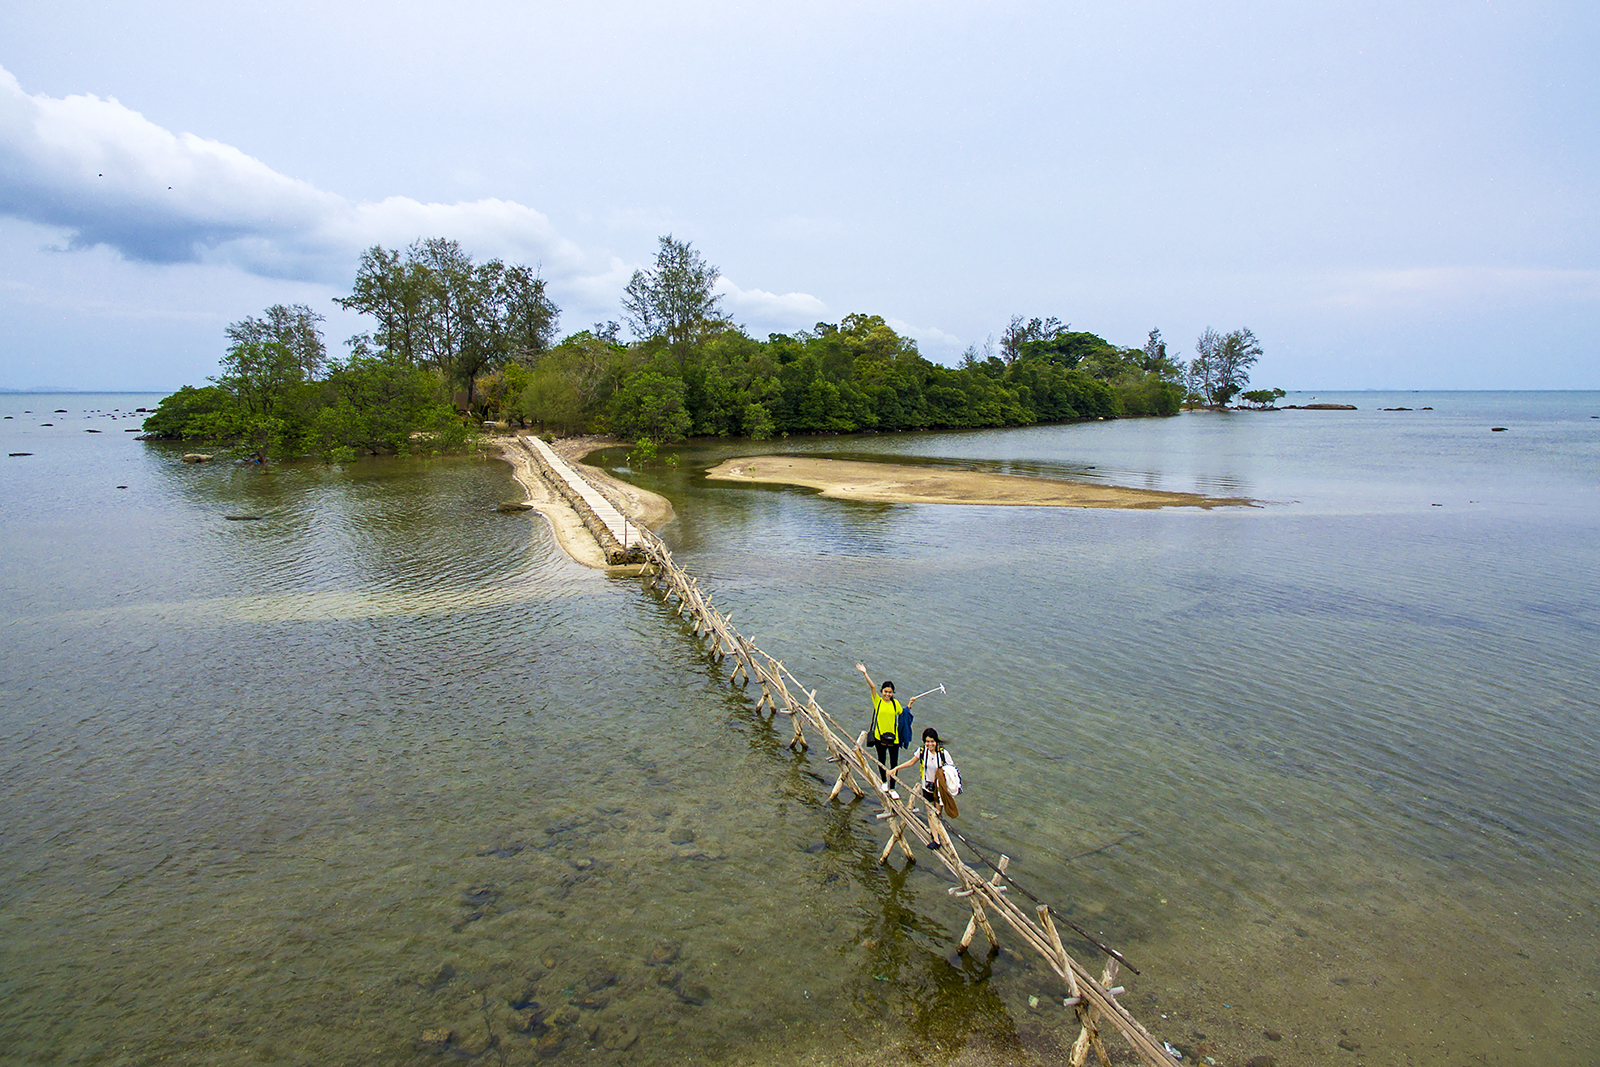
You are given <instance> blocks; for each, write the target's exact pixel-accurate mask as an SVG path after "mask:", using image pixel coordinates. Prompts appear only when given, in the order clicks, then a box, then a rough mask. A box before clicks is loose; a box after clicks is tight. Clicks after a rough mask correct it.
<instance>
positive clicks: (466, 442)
mask: <svg viewBox="0 0 1600 1067" xmlns="http://www.w3.org/2000/svg"><path fill="white" fill-rule="evenodd" d="M720 277H721V275H720V272H719V271H718V270H717V268H716V267H714V266H711V265H710V264H708V263H707V262H706V261H705V259H704V258H703V257H702V256H701V255H700V253H698V252H697V251H695V250H694V249H693V248H691V247H690V246H689V244H688V243H687V242H683V241H678V240H676V239H674V238H673V237H671V236H670V235H668V236H665V237H662V238H661V239H660V248H659V251H658V253H657V256H656V260H655V265H654V267H653V268H652V269H649V270H640V271H636V272H635V273H634V275H633V278H632V280H631V281H630V282H629V283H628V286H627V288H626V289H625V291H624V292H623V294H622V300H621V310H622V318H623V319H624V321H625V325H626V327H627V330H628V332H629V333H630V334H631V337H632V339H631V340H624V338H623V329H624V324H623V323H618V322H603V323H596V324H595V325H594V326H593V327H592V328H590V329H586V330H580V331H579V332H577V333H573V334H569V335H567V336H566V337H564V338H561V339H560V340H559V341H558V340H557V338H558V337H560V334H559V333H558V331H557V325H558V321H559V317H560V309H559V308H558V307H557V306H556V305H555V303H554V302H553V301H551V299H550V298H549V296H548V295H547V294H546V291H545V282H544V279H543V278H541V277H540V276H539V275H538V273H537V271H536V270H534V269H532V268H529V267H526V266H521V265H517V264H509V265H508V264H506V263H504V262H502V261H500V260H498V259H491V260H488V261H487V262H483V263H479V262H476V261H475V260H474V259H473V258H472V256H471V255H469V254H468V253H467V252H465V251H464V250H463V249H462V248H461V246H460V245H459V244H457V243H456V242H455V241H450V240H445V239H443V238H431V239H428V240H419V241H417V242H414V243H413V244H412V245H410V246H409V247H407V248H406V249H404V250H403V251H396V250H389V249H385V248H383V247H381V246H375V247H373V248H371V249H368V250H367V252H365V253H364V254H363V255H362V258H361V262H360V265H359V267H358V269H357V272H356V276H355V279H354V282H353V284H352V286H351V292H350V294H349V295H348V296H344V297H338V298H336V299H335V302H336V303H338V304H339V305H340V306H341V307H342V308H344V309H346V310H349V311H356V312H358V313H361V314H363V315H365V316H367V317H368V320H369V321H370V323H371V324H372V328H371V329H370V330H368V331H366V332H363V333H359V334H357V335H356V336H354V337H351V338H350V339H349V340H348V341H347V342H346V346H347V348H348V351H347V352H346V353H345V354H344V355H343V356H342V357H334V356H330V355H329V353H328V351H327V346H326V345H325V343H324V340H323V336H322V330H321V326H320V323H321V322H322V321H323V316H322V315H321V314H319V313H318V312H317V311H315V310H313V309H312V308H311V307H309V306H306V305H303V304H293V305H282V304H279V305H274V306H273V307H271V308H268V309H267V310H266V311H265V312H264V313H263V315H262V316H261V317H259V318H258V317H255V316H250V317H247V318H245V319H243V320H241V321H239V322H235V323H232V324H230V325H229V326H228V328H227V339H228V341H229V344H228V347H227V349H226V351H225V352H224V354H223V356H222V358H221V360H220V368H219V369H220V373H219V374H217V375H216V376H215V377H213V378H212V379H211V380H210V381H211V384H209V385H204V386H198V387H196V386H188V385H186V386H184V387H183V388H181V389H179V390H178V391H177V392H176V393H173V394H172V395H171V396H168V397H166V398H165V399H163V400H162V401H161V403H160V405H159V406H158V408H157V410H156V411H155V412H154V413H152V414H151V415H150V417H149V418H148V419H147V420H146V422H145V429H146V432H147V435H148V436H149V437H152V438H160V439H168V440H179V441H192V442H204V443H205V444H207V445H211V446H216V447H218V448H227V449H229V450H231V451H232V452H233V454H235V455H236V456H239V457H247V458H249V459H251V460H253V461H254V462H256V463H258V464H262V465H265V464H266V463H268V462H269V461H276V460H279V459H287V458H293V457H321V458H323V459H325V460H326V461H328V462H330V463H339V462H349V461H350V460H353V459H355V458H356V457H357V456H360V455H382V454H413V455H417V454H426V453H439V452H445V451H457V450H462V449H468V448H473V447H476V446H477V444H478V442H477V441H476V440H475V439H476V438H477V436H478V434H479V432H480V429H481V428H484V427H485V426H486V424H494V425H501V424H505V425H510V426H516V427H519V428H532V429H535V430H537V431H538V432H541V433H544V434H554V435H557V436H571V435H581V434H594V433H604V434H611V435H614V436H616V437H618V438H622V439H625V440H630V441H633V442H635V445H636V446H637V447H638V448H639V449H640V450H641V455H644V456H648V455H649V454H650V452H651V451H652V450H653V449H655V448H656V447H658V446H660V445H663V444H670V443H672V442H675V441H680V440H683V439H684V438H688V437H740V438H745V439H748V440H753V441H763V440H768V439H771V438H774V437H785V436H791V435H799V434H837V433H892V432H897V431H903V430H960V429H984V428H1000V427H1011V426H1034V425H1039V424H1047V423H1066V422H1075V421H1084V420H1105V419H1117V418H1132V417H1144V416H1165V415H1175V414H1177V413H1178V412H1179V411H1180V410H1182V408H1183V407H1185V406H1190V407H1193V406H1198V405H1204V406H1207V407H1216V406H1220V405H1226V404H1227V403H1228V402H1229V401H1230V400H1231V399H1232V398H1233V397H1235V396H1236V395H1238V394H1239V393H1240V391H1241V390H1242V389H1243V388H1244V386H1245V385H1246V384H1247V383H1248V380H1249V379H1248V368H1249V367H1250V365H1252V364H1253V363H1254V362H1255V361H1256V359H1257V358H1258V357H1259V356H1260V354H1261V346H1260V343H1259V342H1258V341H1257V340H1256V338H1255V335H1254V334H1252V333H1251V332H1250V331H1249V330H1247V329H1239V330H1234V331H1232V332H1231V333H1228V334H1220V333H1218V332H1217V331H1215V330H1212V329H1209V328H1208V329H1207V330H1206V332H1205V333H1204V334H1202V335H1201V337H1200V338H1199V339H1198V340H1197V341H1196V343H1195V350H1196V358H1195V359H1194V360H1192V361H1190V362H1188V363H1187V364H1185V363H1183V362H1181V361H1179V360H1178V359H1177V358H1175V355H1172V354H1169V353H1168V350H1167V344H1166V342H1165V341H1164V340H1162V337H1161V331H1160V330H1158V329H1157V330H1151V331H1150V334H1149V337H1148V338H1147V339H1146V341H1145V344H1144V345H1143V347H1139V348H1134V347H1123V346H1120V345H1116V344H1113V343H1112V342H1110V341H1108V340H1106V339H1105V338H1103V337H1100V336H1099V335H1097V334H1094V333H1090V332H1087V331H1084V330H1075V329H1073V328H1072V326H1071V324H1069V323H1064V322H1062V321H1061V320H1059V319H1056V318H1053V317H1051V318H1043V319H1041V318H1032V319H1026V318H1024V317H1023V316H1020V315H1018V316H1015V317H1013V318H1012V320H1011V322H1010V324H1009V325H1008V326H1007V327H1006V329H1005V331H1004V333H1003V334H1002V336H1001V338H1000V341H999V344H998V346H996V344H995V343H994V338H993V336H992V335H991V337H990V338H989V340H987V341H985V342H984V343H983V344H982V345H981V346H978V345H971V346H969V347H968V348H967V350H966V351H965V352H964V353H963V354H962V355H961V357H960V360H959V362H958V363H957V364H956V365H955V366H945V365H943V364H940V363H935V362H933V361H931V360H929V359H927V358H925V357H924V356H923V355H922V354H921V353H920V352H919V351H918V348H917V343H916V341H914V340H913V339H911V338H909V337H905V336H903V335H901V334H900V333H898V332H897V331H896V330H895V329H893V328H892V327H891V326H890V325H889V324H888V322H887V321H886V320H885V319H884V318H883V317H882V316H881V315H867V314H851V315H846V316H844V318H843V319H841V320H840V321H838V322H835V323H829V322H818V323H816V324H815V325H814V326H813V327H811V328H810V329H802V330H797V331H795V332H793V333H788V334H784V333H770V334H768V335H767V336H766V337H765V338H764V339H762V338H758V337H755V336H752V335H751V334H750V333H749V332H747V330H746V329H745V327H743V326H741V325H739V324H738V323H736V322H734V321H733V320H732V319H731V318H729V317H728V316H727V315H726V314H725V313H724V310H723V308H722V306H721V301H722V296H721V295H720V294H718V293H717V292H716V285H717V282H718V280H719V278H720Z"/></svg>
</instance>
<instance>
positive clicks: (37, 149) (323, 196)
mask: <svg viewBox="0 0 1600 1067" xmlns="http://www.w3.org/2000/svg"><path fill="white" fill-rule="evenodd" d="M0 214H6V215H11V216H14V217H16V218H20V219H24V220H27V221H30V222H36V223H41V224H45V225H49V226H55V227H60V228H61V229H63V230H65V231H67V232H68V234H70V243H71V245H72V246H73V247H77V248H83V247H92V246H95V245H105V246H108V247H111V248H114V249H116V251H117V252H119V253H120V254H121V255H122V256H124V257H125V258H127V259H130V260H135V261H141V262H147V263H190V262H193V263H211V264H223V265H229V266H234V267H238V268H240V269H242V270H245V271H248V272H250V273H253V274H259V275H262V276H265V277H275V278H291V279H298V280H313V279H317V280H333V279H340V278H344V277H346V276H348V273H349V271H350V269H351V266H352V264H353V261H354V259H355V257H356V255H358V254H359V253H360V251H361V250H362V249H364V248H367V247H369V246H371V245H373V244H385V245H390V246H403V245H406V244H409V243H410V242H411V241H413V240H415V239H417V238H418V237H426V236H435V235H441V234H442V235H448V236H450V237H453V238H455V239H457V240H459V241H461V243H462V244H463V245H464V246H466V247H467V248H468V249H469V250H470V251H471V252H473V253H474V254H475V255H480V256H495V255H498V256H504V257H506V258H512V259H517V260H519V261H522V262H536V263H539V264H541V265H542V267H543V268H544V271H545V274H546V276H547V277H551V278H553V279H562V280H572V281H574V282H579V283H580V286H581V285H582V281H584V280H586V276H588V275H592V274H595V273H598V274H600V275H601V277H602V278H604V279H606V281H607V282H608V283H609V282H610V281H611V279H612V277H613V276H614V275H615V274H616V273H617V271H616V267H615V264H611V265H608V266H606V267H603V268H601V269H600V270H599V271H598V272H596V271H593V270H590V269H589V266H588V264H587V263H586V257H585V256H584V254H583V252H582V250H581V249H579V248H578V246H577V245H575V244H574V243H573V242H571V241H569V240H567V239H566V238H564V237H562V236H561V235H560V234H559V233H557V232H556V230H555V228H554V227H553V226H552V225H551V223H550V220H549V219H548V218H546V217H545V216H544V215H543V214H541V213H540V212H538V211H536V210H534V209H533V208H530V207H527V206H525V205H522V204H518V203H515V202H512V201H508V200H497V199H490V200H477V201H472V202H465V203H454V204H428V203H422V202H420V201H417V200H413V199H411V198H409V197H400V196H395V197H389V198H388V199H385V200H381V201H377V202H366V203H359V202H353V201H351V200H348V199H346V198H345V197H342V196H339V195H338V194H336V193H330V192H326V191H324V190H321V189H318V188H316V187H315V186H313V185H311V184H310V183H308V182H304V181H300V180H298V179H295V178H290V177H288V176H286V175H283V174H280V173H278V172H277V171H275V170H273V169H272V168H271V167H269V166H267V165H266V164H265V163H263V162H262V161H260V160H258V159H255V158H252V157H251V156H249V155H246V154H245V153H244V152H241V151H240V150H239V149H237V148H234V147H233V146H231V145H226V144H223V143H221V142H219V141H213V140H207V139H205V138H202V137H197V136H195V135H194V134H190V133H181V134H177V133H173V132H171V131H170V130H166V129H163V128H162V127H160V126H158V125H156V124H155V123H153V122H151V121H149V120H148V119H146V118H145V117H144V116H143V115H141V114H139V113H138V112H137V111H133V110H131V109H129V108H127V107H124V106H123V105H122V104H121V103H119V102H118V101H117V100H115V99H105V100H102V99H101V98H99V97H97V96H93V95H88V96H68V97H65V98H62V99H56V98H53V97H48V96H30V95H28V94H27V93H25V92H23V90H22V87H21V86H20V85H19V84H18V82H17V80H16V78H15V77H14V76H13V75H11V74H10V73H9V72H7V71H6V70H4V69H3V68H0ZM614 292H615V290H614V289H613V290H612V293H613V294H614ZM613 298H614V296H613Z"/></svg>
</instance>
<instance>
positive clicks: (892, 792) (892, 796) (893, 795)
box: [889, 789, 900, 800]
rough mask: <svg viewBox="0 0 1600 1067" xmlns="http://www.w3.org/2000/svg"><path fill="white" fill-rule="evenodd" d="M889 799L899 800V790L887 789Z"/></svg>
mask: <svg viewBox="0 0 1600 1067" xmlns="http://www.w3.org/2000/svg"><path fill="white" fill-rule="evenodd" d="M889 799H890V800H899V799H900V790H898V789H891V790H889Z"/></svg>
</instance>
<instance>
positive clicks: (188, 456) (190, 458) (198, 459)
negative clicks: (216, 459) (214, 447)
mask: <svg viewBox="0 0 1600 1067" xmlns="http://www.w3.org/2000/svg"><path fill="white" fill-rule="evenodd" d="M211 460H212V457H211V456H209V455H207V454H206V453H204V452H185V453H184V454H183V461H184V462H185V463H210V462H211Z"/></svg>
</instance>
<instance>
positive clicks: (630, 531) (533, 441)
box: [523, 436, 643, 548]
mask: <svg viewBox="0 0 1600 1067" xmlns="http://www.w3.org/2000/svg"><path fill="white" fill-rule="evenodd" d="M523 440H524V441H526V442H528V443H529V444H530V445H532V446H533V447H534V448H536V449H538V450H539V454H540V455H541V456H543V457H544V460H545V462H546V463H548V464H550V469H551V470H553V471H555V472H556V473H557V474H559V475H560V476H561V477H562V479H563V480H564V481H566V483H567V484H568V485H570V486H571V487H572V489H573V491H574V492H576V493H577V494H578V495H579V496H581V497H583V502H584V503H585V504H588V505H589V508H590V510H592V511H593V512H594V513H595V516H596V517H597V518H599V520H600V521H601V522H603V523H605V524H606V528H607V529H609V530H610V531H611V534H612V536H613V537H615V538H616V539H617V540H618V541H620V542H621V543H622V547H623V548H628V547H629V546H631V545H637V544H639V543H640V542H641V541H642V540H643V538H641V537H640V536H639V529H638V527H636V526H634V525H633V523H631V522H629V521H628V520H627V519H625V518H623V516H622V513H621V512H620V511H618V510H617V509H616V507H615V506H613V505H612V503H611V501H609V500H607V499H606V498H605V497H603V496H601V495H600V491H599V490H597V489H596V488H595V487H594V486H592V485H590V484H589V482H588V480H587V479H585V478H584V477H583V476H582V475H580V474H579V473H578V472H577V471H575V470H573V469H572V465H571V464H570V463H568V462H567V461H566V460H564V459H562V458H561V457H560V456H558V455H556V451H555V449H553V448H551V447H550V446H549V445H548V444H546V443H545V442H544V441H543V440H541V439H540V438H538V437H533V436H528V437H524V438H523Z"/></svg>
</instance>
